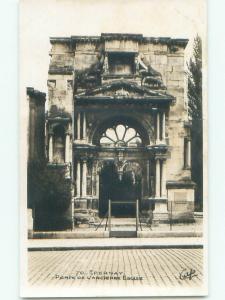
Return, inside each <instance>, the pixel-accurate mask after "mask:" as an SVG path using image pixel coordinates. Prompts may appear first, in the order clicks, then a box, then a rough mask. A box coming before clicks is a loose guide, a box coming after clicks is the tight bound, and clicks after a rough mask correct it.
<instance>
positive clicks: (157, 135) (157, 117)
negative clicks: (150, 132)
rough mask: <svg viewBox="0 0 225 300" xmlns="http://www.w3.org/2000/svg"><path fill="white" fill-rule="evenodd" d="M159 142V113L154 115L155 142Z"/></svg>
mask: <svg viewBox="0 0 225 300" xmlns="http://www.w3.org/2000/svg"><path fill="white" fill-rule="evenodd" d="M159 142H160V113H159V112H157V115H156V144H159Z"/></svg>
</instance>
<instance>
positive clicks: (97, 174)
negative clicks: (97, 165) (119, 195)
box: [96, 171, 99, 199]
mask: <svg viewBox="0 0 225 300" xmlns="http://www.w3.org/2000/svg"><path fill="white" fill-rule="evenodd" d="M96 198H98V199H99V172H98V171H97V172H96Z"/></svg>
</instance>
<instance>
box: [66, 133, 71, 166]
mask: <svg viewBox="0 0 225 300" xmlns="http://www.w3.org/2000/svg"><path fill="white" fill-rule="evenodd" d="M65 162H66V163H68V162H70V134H69V133H66V144H65Z"/></svg>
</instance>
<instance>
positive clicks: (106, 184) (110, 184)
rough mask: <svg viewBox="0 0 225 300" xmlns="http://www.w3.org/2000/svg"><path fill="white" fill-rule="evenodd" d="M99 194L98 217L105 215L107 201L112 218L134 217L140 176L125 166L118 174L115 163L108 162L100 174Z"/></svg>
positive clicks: (139, 187) (139, 193)
mask: <svg viewBox="0 0 225 300" xmlns="http://www.w3.org/2000/svg"><path fill="white" fill-rule="evenodd" d="M99 192H100V194H99V215H100V217H103V216H104V215H105V214H106V213H107V211H108V200H109V199H110V200H111V201H112V216H113V217H135V212H136V210H135V209H136V208H135V204H136V199H141V176H140V174H138V173H137V172H135V170H132V169H131V168H130V167H127V166H125V167H124V168H123V172H122V174H121V173H120V174H119V173H118V169H117V166H116V165H115V163H114V162H108V163H106V164H105V165H104V167H103V169H102V171H101V173H100V190H99ZM125 202H126V203H125Z"/></svg>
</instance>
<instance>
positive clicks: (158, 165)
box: [155, 158, 160, 198]
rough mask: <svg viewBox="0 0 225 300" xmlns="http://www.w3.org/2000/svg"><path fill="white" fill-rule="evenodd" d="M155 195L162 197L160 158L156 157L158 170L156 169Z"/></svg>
mask: <svg viewBox="0 0 225 300" xmlns="http://www.w3.org/2000/svg"><path fill="white" fill-rule="evenodd" d="M155 171H156V172H155V197H156V198H160V160H159V159H158V158H157V159H156V170H155Z"/></svg>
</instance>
